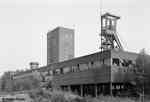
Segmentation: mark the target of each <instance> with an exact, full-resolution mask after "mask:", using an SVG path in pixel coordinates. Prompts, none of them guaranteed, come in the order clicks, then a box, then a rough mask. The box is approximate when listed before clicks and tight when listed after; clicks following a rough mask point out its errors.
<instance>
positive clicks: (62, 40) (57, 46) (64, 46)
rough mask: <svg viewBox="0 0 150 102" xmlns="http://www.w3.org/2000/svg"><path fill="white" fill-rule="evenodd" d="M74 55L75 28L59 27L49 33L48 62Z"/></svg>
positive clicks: (69, 57) (59, 60) (63, 59)
mask: <svg viewBox="0 0 150 102" xmlns="http://www.w3.org/2000/svg"><path fill="white" fill-rule="evenodd" d="M73 57H74V30H73V29H68V28H63V27H57V28H55V29H54V30H52V31H50V32H48V33H47V64H51V63H57V62H61V61H65V60H69V59H72V58H73Z"/></svg>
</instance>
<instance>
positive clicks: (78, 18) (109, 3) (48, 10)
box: [0, 0, 150, 72]
mask: <svg viewBox="0 0 150 102" xmlns="http://www.w3.org/2000/svg"><path fill="white" fill-rule="evenodd" d="M100 8H102V10H103V12H110V13H112V14H116V15H118V16H121V19H120V20H119V22H118V34H119V37H120V39H121V42H122V44H123V47H124V48H125V49H126V50H128V51H133V52H139V50H140V49H142V48H146V50H147V52H150V40H149V39H150V33H149V32H150V31H149V30H150V19H149V18H150V12H149V11H150V1H149V0H103V1H100V0H0V48H1V50H0V71H1V72H3V71H7V70H15V69H24V68H28V67H29V66H28V63H29V62H30V61H38V62H39V63H40V65H41V66H42V65H46V58H47V57H46V55H47V52H46V51H47V49H46V46H47V45H46V33H47V32H48V31H49V30H52V29H54V28H55V27H57V26H64V27H68V28H73V29H75V56H83V55H87V54H91V53H94V52H97V51H99V46H100V37H99V33H100Z"/></svg>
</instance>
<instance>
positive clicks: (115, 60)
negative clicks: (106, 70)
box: [112, 58, 120, 66]
mask: <svg viewBox="0 0 150 102" xmlns="http://www.w3.org/2000/svg"><path fill="white" fill-rule="evenodd" d="M112 64H113V65H116V66H119V65H120V60H119V59H118V58H113V61H112Z"/></svg>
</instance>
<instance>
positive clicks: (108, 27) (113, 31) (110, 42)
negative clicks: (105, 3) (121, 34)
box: [101, 13, 123, 51]
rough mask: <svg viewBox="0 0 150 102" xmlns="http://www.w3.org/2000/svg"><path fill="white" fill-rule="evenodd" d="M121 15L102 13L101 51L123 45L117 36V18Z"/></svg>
mask: <svg viewBox="0 0 150 102" xmlns="http://www.w3.org/2000/svg"><path fill="white" fill-rule="evenodd" d="M119 19H120V17H118V16H115V15H112V14H109V13H105V14H103V15H101V51H105V50H112V49H115V48H118V49H122V50H123V47H122V45H121V43H120V41H119V38H118V36H117V20H119Z"/></svg>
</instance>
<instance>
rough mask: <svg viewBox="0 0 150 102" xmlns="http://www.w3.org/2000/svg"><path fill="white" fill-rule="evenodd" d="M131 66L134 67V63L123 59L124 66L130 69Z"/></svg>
mask: <svg viewBox="0 0 150 102" xmlns="http://www.w3.org/2000/svg"><path fill="white" fill-rule="evenodd" d="M129 65H132V61H131V60H125V59H123V62H122V66H124V67H128V66H129Z"/></svg>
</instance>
